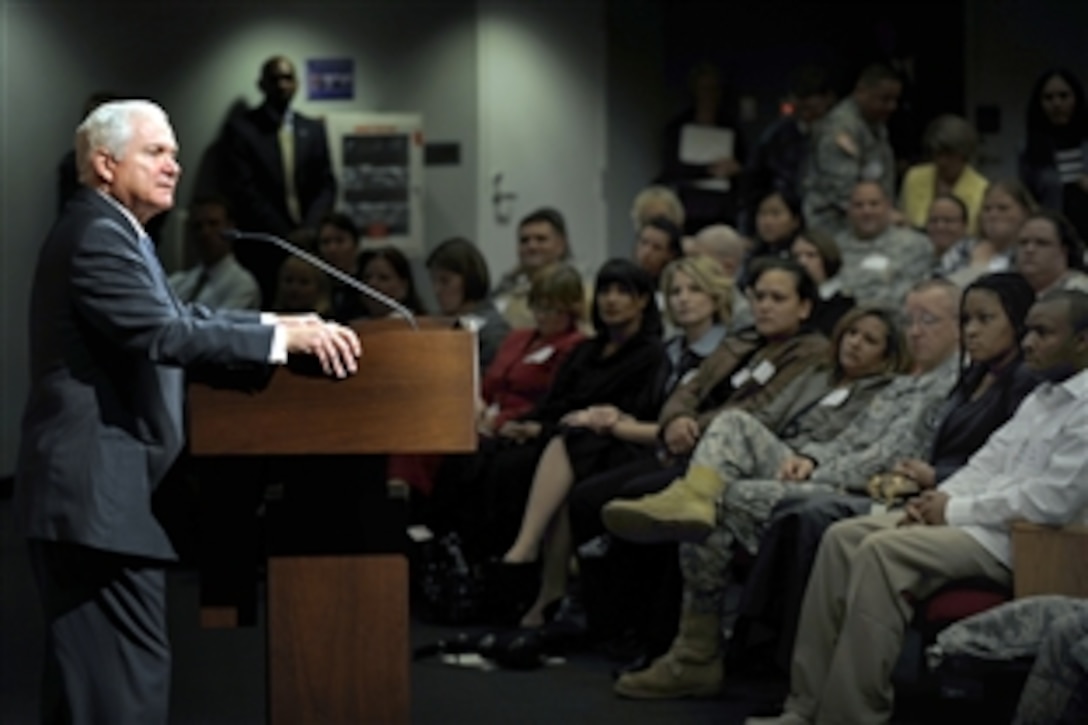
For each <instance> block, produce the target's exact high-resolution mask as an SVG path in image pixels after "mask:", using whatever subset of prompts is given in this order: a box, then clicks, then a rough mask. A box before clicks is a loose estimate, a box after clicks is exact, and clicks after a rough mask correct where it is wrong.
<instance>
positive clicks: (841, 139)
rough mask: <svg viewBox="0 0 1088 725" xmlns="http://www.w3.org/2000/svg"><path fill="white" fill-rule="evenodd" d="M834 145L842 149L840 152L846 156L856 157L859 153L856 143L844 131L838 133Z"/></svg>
mask: <svg viewBox="0 0 1088 725" xmlns="http://www.w3.org/2000/svg"><path fill="white" fill-rule="evenodd" d="M835 145H836V146H838V147H839V148H840V149H842V152H843V153H844V154H846V155H847V156H857V155H858V154H859V153H861V151H860V150H859V149H858V145H857V143H855V142H854V139H853V138H851V136H850V134H848V133H847V132H846V131H840V132H839V133H838V135H836V136H835Z"/></svg>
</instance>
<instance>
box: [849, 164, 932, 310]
mask: <svg viewBox="0 0 1088 725" xmlns="http://www.w3.org/2000/svg"><path fill="white" fill-rule="evenodd" d="M892 211H893V210H892V202H891V198H890V197H889V196H887V194H885V193H884V190H883V188H882V187H881V186H880V185H879V184H877V183H876V182H874V181H861V182H858V184H857V185H856V186H855V187H854V191H853V192H852V193H851V195H850V215H849V220H850V229H849V230H847V231H846V232H843V233H841V234H839V236H838V237H837V238H836V240H835V241H836V242H837V243H838V245H839V252H840V253H841V254H842V267H841V268H840V269H839V280H840V282H841V283H842V291H843V294H845V295H849V296H850V297H853V298H854V299H856V300H857V301H858V302H859V303H862V304H883V305H888V306H890V307H895V308H898V307H899V306H900V305H902V304H903V300H904V299H905V298H906V296H907V292H908V291H909V290H910V289H911V288H912V287H913V286H914V285H915V284H917V283H918V282H921V281H922V280H924V279H926V278H928V277H929V276H930V274H931V270H932V268H933V245H932V244H930V241H929V239H927V238H926V237H925V235H923V234H920V233H918V232H916V231H914V230H913V229H910V228H908V227H901V226H896V225H894V224H892Z"/></svg>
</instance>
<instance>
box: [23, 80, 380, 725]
mask: <svg viewBox="0 0 1088 725" xmlns="http://www.w3.org/2000/svg"><path fill="white" fill-rule="evenodd" d="M76 159H77V165H78V169H79V179H80V182H81V183H82V185H83V188H81V189H80V190H79V191H78V192H77V193H76V195H75V196H74V197H73V199H72V200H71V201H70V202H69V203H68V205H67V206H66V207H65V209H64V212H63V213H62V214H61V216H60V218H59V219H58V220H57V222H56V224H55V225H54V227H53V229H52V230H51V231H50V232H49V235H48V237H47V238H46V240H45V243H44V245H43V246H42V248H41V251H40V254H39V257H38V262H37V268H36V270H35V274H34V280H33V286H32V292H31V300H30V326H29V329H30V396H29V400H28V401H27V405H26V410H25V412H24V415H23V422H22V440H21V442H20V447H19V454H18V461H17V464H16V477H15V480H16V484H15V496H16V503H15V509H16V515H17V520H18V523H19V525H20V526H21V528H22V529H23V531H24V532H25V534H26V536H27V538H28V539H29V546H30V558H31V565H32V568H33V570H34V575H35V579H36V581H37V584H38V589H39V593H40V595H41V600H42V605H43V608H44V610H45V622H46V644H47V652H46V667H45V677H44V681H43V693H42V694H43V699H42V703H43V711H42V720H43V721H45V722H50V723H52V722H78V723H118V724H121V723H140V724H143V723H165V722H166V720H167V712H168V708H169V685H170V647H169V643H168V641H167V634H166V618H165V603H166V601H165V574H164V564H165V562H167V561H169V560H171V559H174V558H175V553H174V549H173V547H172V546H171V544H170V541H169V540H168V539H167V536H166V534H165V532H164V531H163V529H162V527H161V526H160V524H159V522H158V520H157V519H156V518H155V517H154V516H153V514H152V512H151V496H152V493H153V492H154V490H155V488H156V487H157V486H158V485H159V483H160V481H161V480H162V478H163V476H164V475H165V473H166V471H167V469H168V468H169V467H170V465H171V463H172V462H173V461H174V459H175V458H176V457H177V455H178V453H179V451H180V450H181V448H182V444H183V438H184V428H183V420H182V419H183V404H184V389H183V382H184V381H183V376H184V373H183V368H184V367H185V366H188V365H194V364H212V365H217V364H218V365H224V364H240V363H253V364H263V363H280V362H284V361H286V358H287V354H288V353H299V354H312V355H316V356H317V357H318V359H319V360H320V361H321V363H322V367H323V368H324V370H325V372H326V373H327V374H329V375H333V376H337V377H344V376H347V375H350V374H352V373H354V372H355V370H356V358H357V357H358V355H359V354H360V346H359V340H358V338H357V337H356V336H355V333H354V332H352V331H351V330H349V329H347V328H344V327H342V326H340V325H337V324H335V323H327V322H325V321H323V320H321V319H320V318H317V317H316V316H313V315H309V316H300V317H286V316H277V315H271V314H267V313H265V314H262V313H258V312H213V311H211V310H209V309H207V308H205V307H202V306H200V305H186V304H183V303H181V302H180V301H179V300H178V299H177V297H175V296H174V294H173V292H172V291H171V288H170V286H169V285H168V284H167V282H166V277H165V275H164V273H163V270H162V267H161V266H160V264H159V262H158V259H157V257H156V256H155V250H154V248H153V247H152V244H151V240H150V238H149V237H148V236H147V233H146V231H145V225H146V223H147V221H148V220H149V219H151V218H152V217H153V216H155V215H156V214H159V213H161V212H163V211H165V210H167V209H169V208H170V207H171V206H173V203H174V190H175V186H176V184H177V181H178V177H179V175H180V173H181V167H180V166H179V165H178V162H177V142H176V140H175V138H174V132H173V130H172V129H171V127H170V123H169V121H168V120H167V117H166V114H165V113H164V112H163V110H162V109H161V108H160V107H159V106H157V105H155V104H153V103H151V102H149V101H115V102H109V103H105V104H103V105H101V106H99V107H98V108H96V109H95V110H94V111H92V112H91V113H90V115H88V116H87V118H86V119H85V120H84V121H83V123H82V124H81V125H80V126H79V128H78V130H77V131H76Z"/></svg>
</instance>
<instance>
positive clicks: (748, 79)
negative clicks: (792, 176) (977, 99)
mask: <svg viewBox="0 0 1088 725" xmlns="http://www.w3.org/2000/svg"><path fill="white" fill-rule="evenodd" d="M663 34H664V51H665V68H664V72H665V80H666V83H667V90H668V96H667V98H668V100H667V103H668V104H669V106H670V109H671V112H673V113H675V112H678V111H680V110H681V109H682V108H683V107H684V105H685V102H686V81H687V75H688V72H689V71H690V69H691V67H692V66H693V65H694V64H695V63H697V62H699V61H700V60H709V61H712V62H714V63H716V64H718V65H719V66H720V67H721V68H722V70H723V71H724V72H725V74H726V76H727V77H728V78H729V80H730V82H731V86H732V89H733V93H734V96H735V97H736V98H740V97H742V96H751V97H752V98H754V99H755V101H756V115H755V117H754V118H753V117H748V118H741V119H740V121H741V126H740V128H741V130H742V133H743V134H744V135H745V136H746V137H747V140H748V142H749V146H750V145H751V143H752V142H754V141H755V138H754V135H755V134H758V132H759V131H760V130H761V129H762V128H763V127H764V126H766V125H767V123H768V122H769V121H770V120H772V119H773V118H774V117H775V115H776V114H777V113H778V107H779V101H780V99H781V97H782V96H783V95H784V92H785V90H786V87H787V83H788V79H789V76H790V73H791V71H792V70H793V69H794V68H796V67H797V66H799V65H801V64H804V63H816V64H819V65H822V66H824V67H826V68H828V69H829V71H831V72H832V73H833V74H834V77H835V78H836V81H837V82H836V85H837V87H838V88H839V91H840V94H845V93H848V92H849V91H850V89H851V87H852V86H853V82H854V79H855V78H856V76H857V73H858V71H859V70H860V69H861V68H863V67H864V66H865V65H867V64H869V63H872V62H876V61H884V62H888V61H892V62H893V63H894V64H895V65H896V66H898V67H900V68H903V69H905V70H907V75H908V92H907V93H906V94H905V96H904V108H903V109H902V110H903V113H901V114H900V115H899V118H898V120H897V123H896V126H898V128H895V129H893V131H894V132H897V133H896V135H897V136H898V137H899V138H898V139H897V142H898V143H897V145H898V146H901V147H902V148H901V149H900V150H901V152H902V153H904V154H908V155H913V154H914V153H916V151H917V137H919V136H920V134H921V131H922V129H924V127H925V124H926V122H927V121H929V120H930V119H932V118H934V117H935V116H937V115H939V114H941V113H960V114H962V113H963V111H964V95H965V94H964V78H965V68H964V62H965V53H964V37H965V23H964V3H963V2H962V1H961V0H956V1H954V2H947V3H942V4H941V5H940V7H939V9H937V8H935V7H934V6H929V5H920V4H918V3H906V2H892V3H871V4H854V3H828V2H820V3H813V2H803V1H800V0H761V1H759V2H752V3H743V4H741V3H727V2H706V1H703V2H699V1H697V0H675V1H674V2H669V3H665V4H664V5H663Z"/></svg>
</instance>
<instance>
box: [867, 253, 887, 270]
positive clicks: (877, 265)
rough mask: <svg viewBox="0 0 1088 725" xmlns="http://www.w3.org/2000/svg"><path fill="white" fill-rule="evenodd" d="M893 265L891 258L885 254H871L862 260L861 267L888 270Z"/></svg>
mask: <svg viewBox="0 0 1088 725" xmlns="http://www.w3.org/2000/svg"><path fill="white" fill-rule="evenodd" d="M890 265H891V260H890V259H888V258H887V257H885V256H884V255H883V254H870V255H869V256H868V257H866V258H865V259H863V260H861V268H862V269H867V270H869V271H871V272H886V271H887V269H888V267H889V266H890Z"/></svg>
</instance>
